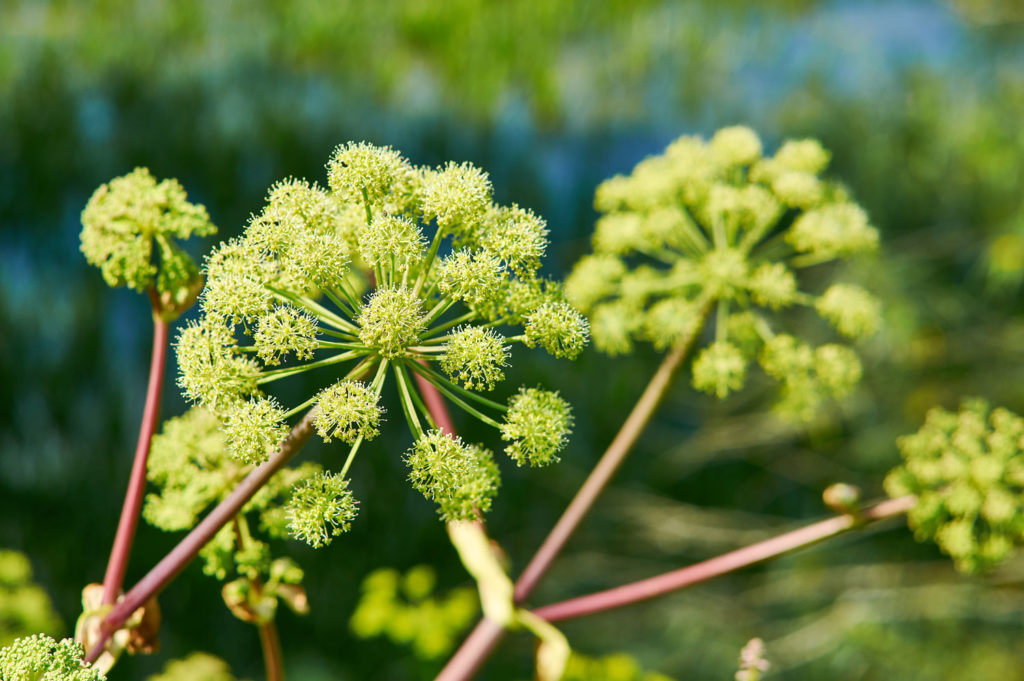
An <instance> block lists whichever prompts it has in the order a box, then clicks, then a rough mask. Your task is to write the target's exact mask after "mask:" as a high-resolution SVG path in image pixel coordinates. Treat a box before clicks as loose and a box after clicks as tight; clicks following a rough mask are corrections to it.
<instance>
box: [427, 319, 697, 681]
mask: <svg viewBox="0 0 1024 681" xmlns="http://www.w3.org/2000/svg"><path fill="white" fill-rule="evenodd" d="M710 307H711V303H710V302H709V301H704V304H703V305H702V307H701V312H700V322H699V323H698V324H695V325H694V327H693V329H692V330H691V332H690V333H689V334H687V335H686V336H684V337H683V338H681V339H679V341H678V342H677V343H676V344H675V346H673V348H672V350H671V351H669V353H668V354H667V355H666V356H665V358H664V359H663V360H662V362H661V366H659V367H658V370H657V372H655V374H654V376H653V377H652V378H651V381H650V383H648V384H647V387H646V388H645V389H644V392H643V394H642V395H641V396H640V399H639V400H638V401H637V403H636V405H635V406H634V407H633V410H632V411H631V412H630V413H629V416H628V417H627V418H626V421H625V422H624V423H623V424H622V427H621V428H620V429H619V432H618V434H617V435H616V436H615V439H614V440H612V443H611V444H610V445H609V446H608V449H607V450H606V451H605V453H604V454H603V455H602V456H601V459H600V461H598V463H597V465H596V466H595V467H594V470H593V471H591V473H590V475H589V476H588V477H587V479H586V481H585V482H584V483H583V485H582V486H581V487H580V489H579V491H578V492H576V496H575V497H573V499H572V501H571V502H570V503H569V507H568V508H566V510H565V512H564V513H562V517H561V518H559V519H558V522H557V523H556V524H555V527H554V528H552V530H551V532H550V533H548V536H547V538H545V539H544V542H543V543H542V544H541V546H540V548H539V549H538V550H537V552H536V553H535V554H534V556H533V558H532V559H531V560H530V562H529V564H528V565H527V566H526V569H525V570H524V571H523V574H522V575H521V576H520V577H519V579H518V580H517V581H516V589H515V602H516V604H519V603H522V602H523V601H524V600H526V598H527V597H528V596H529V595H530V593H531V592H532V591H533V588H534V587H535V586H536V585H537V583H538V582H539V581H540V579H541V577H543V576H544V573H545V572H547V569H548V568H549V567H550V566H551V563H552V562H554V560H555V558H556V557H557V556H558V553H559V552H560V551H561V550H562V547H563V546H565V543H566V542H567V541H568V539H569V537H570V536H571V535H572V533H573V531H574V530H575V529H576V527H577V526H578V525H579V523H580V521H581V520H582V519H583V516H585V515H586V514H587V512H588V511H589V510H590V508H591V507H592V506H593V505H594V502H595V501H596V500H597V497H598V496H599V495H600V493H601V491H602V490H603V489H604V488H605V486H606V485H607V484H608V481H609V480H611V477H612V475H614V474H615V471H616V470H618V468H619V466H620V465H621V464H622V461H623V460H624V459H625V458H626V455H627V454H628V453H629V451H630V449H632V447H633V444H634V443H636V440H637V438H639V437H640V433H642V432H643V429H644V428H645V427H646V426H647V423H648V421H650V419H651V417H652V416H653V415H654V412H655V410H656V409H657V408H658V405H659V404H661V401H662V399H664V397H665V394H666V393H667V392H668V389H669V386H670V385H671V384H672V379H673V377H674V376H675V374H676V372H678V371H679V369H680V367H681V366H682V365H683V361H684V360H685V359H686V356H687V355H688V354H689V352H690V349H691V348H692V347H693V343H694V341H695V340H696V339H697V335H698V334H699V333H700V331H701V328H703V326H704V320H705V319H706V318H707V315H708V312H709V311H710ZM416 378H417V379H420V378H421V376H420V375H419V374H418V373H417V375H416ZM423 380H424V382H426V379H423ZM503 635H504V629H503V628H502V627H501V626H500V625H498V624H496V623H494V622H492V621H491V620H489V619H487V618H486V617H485V618H483V619H481V620H480V621H479V622H478V623H477V625H476V627H475V628H474V629H473V631H472V632H471V633H470V634H469V636H468V637H467V638H466V640H465V641H463V643H462V645H461V646H460V647H459V649H458V650H457V651H455V654H454V655H453V656H452V657H451V659H449V660H448V663H447V664H446V665H445V667H444V669H442V670H441V673H440V674H439V675H438V676H437V679H436V681H464V680H465V679H469V678H471V677H472V675H473V674H474V673H475V672H476V671H477V670H478V669H479V668H480V666H481V665H482V664H483V663H484V660H486V659H487V656H488V655H490V653H491V651H492V650H494V647H495V646H496V645H497V644H498V641H499V640H501V637H502V636H503Z"/></svg>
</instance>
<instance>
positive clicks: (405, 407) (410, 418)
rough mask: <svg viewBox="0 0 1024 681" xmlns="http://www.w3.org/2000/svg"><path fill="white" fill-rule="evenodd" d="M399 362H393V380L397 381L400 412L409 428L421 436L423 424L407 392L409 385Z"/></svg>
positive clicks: (418, 436)
mask: <svg viewBox="0 0 1024 681" xmlns="http://www.w3.org/2000/svg"><path fill="white" fill-rule="evenodd" d="M403 369H404V367H402V365H401V364H395V380H396V381H398V392H399V394H400V395H401V398H402V399H401V403H402V412H403V413H404V414H405V420H406V421H407V422H408V423H409V429H410V430H411V431H412V432H413V434H414V435H415V436H416V437H417V438H421V437H423V426H422V425H420V419H419V417H418V416H417V415H416V406H415V405H414V404H413V401H412V395H410V394H409V385H408V384H407V383H406V374H405V371H404V370H403Z"/></svg>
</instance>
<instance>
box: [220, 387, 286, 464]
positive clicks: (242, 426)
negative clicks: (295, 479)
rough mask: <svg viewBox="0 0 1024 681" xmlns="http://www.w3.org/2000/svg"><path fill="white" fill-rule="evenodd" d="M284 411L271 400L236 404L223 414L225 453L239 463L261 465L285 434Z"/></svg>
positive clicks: (261, 399) (259, 399)
mask: <svg viewBox="0 0 1024 681" xmlns="http://www.w3.org/2000/svg"><path fill="white" fill-rule="evenodd" d="M284 417H285V411H284V409H282V408H281V406H280V405H279V404H278V403H277V402H276V401H275V400H274V399H273V398H266V397H261V398H258V399H255V400H249V401H246V402H239V403H238V404H236V405H235V406H234V407H232V408H230V409H228V410H227V411H226V412H225V414H224V435H225V443H226V444H227V448H228V451H230V452H231V454H232V455H233V456H234V457H235V458H237V459H238V460H239V461H243V462H245V463H257V464H258V463H263V462H264V461H266V460H267V459H268V458H270V454H271V453H272V452H274V451H275V450H276V449H277V448H278V447H279V446H280V444H281V441H282V440H284V438H285V436H286V435H287V434H288V426H287V424H286V423H285V422H284Z"/></svg>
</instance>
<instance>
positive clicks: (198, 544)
mask: <svg viewBox="0 0 1024 681" xmlns="http://www.w3.org/2000/svg"><path fill="white" fill-rule="evenodd" d="M315 417H316V407H313V408H312V409H310V410H309V411H308V412H306V415H305V416H303V417H302V420H301V421H299V422H298V423H297V424H295V427H294V428H292V430H291V432H290V433H289V434H288V437H286V438H285V440H284V442H282V443H281V446H280V448H278V450H277V451H276V452H275V453H274V454H272V455H271V456H270V458H269V459H268V460H267V461H265V462H263V463H262V464H260V465H259V466H258V467H256V468H255V469H253V471H252V472H251V473H249V475H247V476H246V477H245V479H244V480H242V482H240V483H239V484H238V487H236V488H235V489H234V491H232V492H231V494H229V495H228V496H227V498H225V499H224V500H223V501H222V502H220V503H219V504H217V506H216V507H215V508H214V509H213V510H212V511H210V513H209V514H207V516H206V517H205V518H203V520H202V521H201V522H200V523H199V524H198V525H196V526H195V527H194V528H193V529H192V531H191V532H189V533H188V534H187V535H186V536H185V538H184V539H182V540H181V541H180V542H178V545H177V546H175V547H174V548H173V549H171V552H170V553H168V554H167V555H166V556H164V558H163V560H161V561H160V562H159V563H157V564H156V566H155V567H153V569H152V570H150V571H149V572H148V573H147V574H146V576H145V577H143V578H142V579H141V580H140V581H139V583H138V584H136V585H135V586H134V587H132V588H131V590H130V591H129V592H128V593H126V594H125V596H124V598H122V599H121V600H120V601H118V602H117V604H116V605H114V607H113V609H112V610H111V611H110V613H108V614H107V616H106V617H105V618H104V620H103V638H102V639H101V640H100V641H98V642H97V643H96V645H94V646H93V647H92V648H91V649H90V650H89V651H88V653H87V654H86V658H85V659H86V661H87V662H92V661H94V660H95V659H96V658H97V657H99V655H100V653H101V652H103V647H104V646H105V645H106V642H107V640H109V638H110V636H111V634H113V632H115V631H117V630H118V629H119V628H120V627H121V626H123V625H124V623H125V622H126V621H127V620H128V618H129V617H131V614H132V613H133V612H135V610H136V609H138V608H139V607H140V606H142V604H144V603H145V602H146V601H147V600H148V599H149V598H150V597H152V596H154V595H156V594H157V593H159V592H160V591H161V590H162V589H163V588H164V587H165V586H167V584H168V583H169V582H170V581H171V580H172V579H174V578H175V577H176V576H177V575H178V573H179V572H181V571H182V570H184V569H185V566H186V565H188V564H189V563H190V562H191V561H192V559H193V558H195V557H196V554H198V553H199V549H201V548H203V546H205V545H206V543H207V542H208V541H210V539H212V538H213V536H214V535H215V534H217V532H218V531H219V530H220V528H222V527H224V525H226V524H228V523H229V522H231V521H232V519H234V517H235V515H236V514H237V513H238V512H239V511H241V510H242V507H243V506H245V504H246V502H248V501H249V499H251V498H252V496H253V495H254V494H256V492H257V491H258V490H259V489H260V488H261V487H263V485H264V484H266V482H267V481H268V480H269V479H270V478H271V477H273V475H274V474H275V473H277V472H278V471H279V470H281V468H282V467H283V466H284V465H285V464H286V463H288V461H289V460H290V459H291V458H292V457H293V456H295V454H296V453H297V452H298V451H299V450H300V449H302V446H303V445H305V444H306V442H307V441H308V440H309V438H310V436H312V434H313V419H314V418H315Z"/></svg>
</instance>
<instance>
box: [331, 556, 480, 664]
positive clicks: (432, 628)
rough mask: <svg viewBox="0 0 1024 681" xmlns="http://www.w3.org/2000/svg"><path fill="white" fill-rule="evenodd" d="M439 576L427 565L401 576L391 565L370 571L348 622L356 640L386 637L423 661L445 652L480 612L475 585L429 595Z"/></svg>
mask: <svg viewBox="0 0 1024 681" xmlns="http://www.w3.org/2000/svg"><path fill="white" fill-rule="evenodd" d="M436 582H437V577H436V575H435V574H434V570H433V569H432V568H431V567H430V566H428V565H417V566H416V567H413V568H411V569H410V570H409V571H407V572H406V573H405V574H404V575H402V574H399V573H398V571H397V570H393V569H391V568H382V569H380V570H375V571H374V572H372V573H370V574H369V575H368V576H367V577H366V578H365V579H364V580H363V584H362V595H361V597H360V599H359V603H358V605H356V610H355V612H354V613H352V619H351V620H349V627H351V629H352V633H354V634H355V635H356V636H358V637H359V638H364V639H365V638H373V637H375V636H387V637H388V638H389V639H391V640H392V641H393V642H394V643H396V644H398V645H409V646H411V647H412V650H413V653H415V655H416V657H417V658H419V659H421V660H435V659H437V658H439V657H442V656H444V655H447V654H448V653H450V652H451V650H452V648H454V647H455V644H456V643H457V642H458V637H459V636H460V635H461V634H462V632H463V631H465V630H466V628H467V627H468V626H469V625H470V624H471V623H472V622H473V620H474V619H475V618H476V616H477V613H478V611H479V604H478V601H477V594H476V589H473V588H471V587H460V588H456V589H453V590H452V591H450V592H448V593H447V594H446V595H445V596H444V597H443V598H439V597H437V596H432V594H433V592H434V586H435V585H436Z"/></svg>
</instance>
